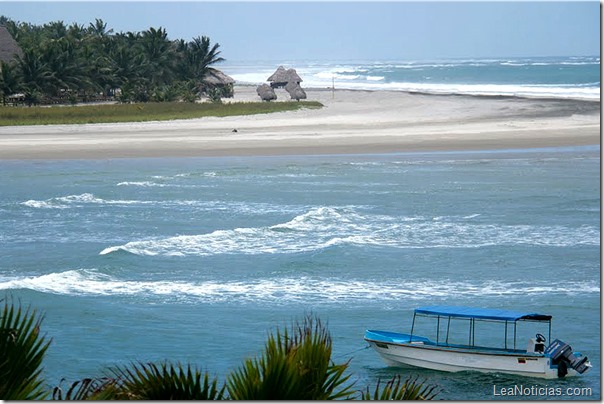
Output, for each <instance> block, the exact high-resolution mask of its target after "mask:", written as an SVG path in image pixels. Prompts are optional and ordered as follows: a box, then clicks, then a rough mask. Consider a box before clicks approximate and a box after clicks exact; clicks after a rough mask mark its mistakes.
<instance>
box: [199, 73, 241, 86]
mask: <svg viewBox="0 0 604 404" xmlns="http://www.w3.org/2000/svg"><path fill="white" fill-rule="evenodd" d="M203 81H204V82H205V83H206V84H211V85H214V86H216V85H227V84H235V79H233V78H232V77H231V76H229V75H227V74H224V73H223V72H221V71H220V70H217V69H209V71H208V74H207V75H206V76H205V77H204V79H203Z"/></svg>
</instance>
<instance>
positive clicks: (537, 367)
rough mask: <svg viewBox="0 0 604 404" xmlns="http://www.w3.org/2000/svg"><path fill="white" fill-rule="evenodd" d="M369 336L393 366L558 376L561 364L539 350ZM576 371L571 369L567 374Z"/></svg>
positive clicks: (384, 334)
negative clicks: (558, 364) (467, 345)
mask: <svg viewBox="0 0 604 404" xmlns="http://www.w3.org/2000/svg"><path fill="white" fill-rule="evenodd" d="M365 340H366V341H367V342H369V344H370V346H371V347H372V348H373V349H375V351H376V352H377V353H378V354H379V355H380V356H381V357H382V359H383V360H384V362H385V363H386V364H387V365H389V366H412V367H418V368H425V369H432V370H438V371H445V372H462V371H477V372H483V373H493V372H498V373H506V374H513V375H520V376H528V377H538V378H546V379H555V378H558V367H557V366H556V365H552V364H551V358H550V357H548V356H545V355H543V354H539V353H528V352H521V351H512V350H495V349H479V348H476V349H475V348H468V349H461V348H458V347H450V346H439V345H436V344H434V343H431V342H430V341H429V340H427V339H425V338H424V339H422V338H418V337H415V336H414V337H413V339H410V338H409V335H408V334H395V333H389V332H382V333H380V332H376V331H368V332H367V334H366V336H365ZM575 374H576V372H575V371H574V370H573V369H568V374H567V376H573V375H575Z"/></svg>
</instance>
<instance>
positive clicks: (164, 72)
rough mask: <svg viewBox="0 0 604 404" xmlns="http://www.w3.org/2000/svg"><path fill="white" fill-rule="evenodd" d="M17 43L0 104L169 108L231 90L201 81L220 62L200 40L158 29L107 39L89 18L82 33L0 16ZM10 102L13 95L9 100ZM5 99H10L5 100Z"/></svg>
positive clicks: (101, 25)
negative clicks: (137, 104) (123, 104)
mask: <svg viewBox="0 0 604 404" xmlns="http://www.w3.org/2000/svg"><path fill="white" fill-rule="evenodd" d="M0 27H5V28H6V30H7V31H8V33H10V36H12V38H10V37H8V38H5V39H4V40H5V41H7V42H12V41H13V39H14V41H16V43H17V44H18V47H15V46H12V47H11V48H14V52H13V53H14V55H13V57H11V58H9V59H8V60H2V61H1V62H0V63H1V65H0V71H1V74H0V99H1V101H2V104H4V105H6V104H7V102H9V101H10V102H12V103H15V102H22V103H25V104H26V105H29V106H31V105H38V104H56V103H61V104H69V103H72V104H75V103H79V102H89V101H106V100H117V101H121V102H170V101H189V102H193V101H195V100H197V99H198V98H199V96H200V94H206V95H209V96H211V98H214V99H219V98H220V97H224V96H229V94H232V84H231V85H230V86H229V85H226V86H218V87H217V86H215V85H210V84H209V83H208V82H207V81H206V77H207V76H208V75H209V74H210V75H211V74H213V73H216V70H215V69H214V67H213V66H214V65H215V64H217V63H219V62H222V61H224V60H225V59H224V58H223V57H221V56H220V54H221V52H220V50H219V48H220V45H219V44H218V43H212V41H211V40H210V38H209V37H207V36H198V37H195V38H193V39H192V40H190V41H185V40H184V39H178V40H171V39H169V38H168V33H167V32H166V30H165V29H164V28H162V27H159V28H153V27H151V28H149V29H147V30H145V31H142V32H117V33H115V32H113V30H112V29H109V28H108V27H107V24H106V23H105V22H104V21H102V20H100V19H96V20H95V22H93V23H90V24H89V25H88V26H84V25H79V24H77V23H73V24H71V25H69V26H68V25H66V24H65V23H64V22H63V21H56V22H50V23H46V24H44V25H34V24H30V23H26V22H16V21H13V20H12V19H10V18H7V17H5V16H0ZM15 95H18V96H17V97H15ZM9 97H12V98H9Z"/></svg>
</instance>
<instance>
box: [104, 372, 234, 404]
mask: <svg viewBox="0 0 604 404" xmlns="http://www.w3.org/2000/svg"><path fill="white" fill-rule="evenodd" d="M112 372H113V374H114V376H115V379H114V380H115V381H116V382H115V383H114V384H113V385H112V389H113V392H112V395H113V397H112V398H113V399H117V400H221V399H222V398H223V396H224V390H225V387H224V386H223V387H221V388H218V381H217V380H216V378H214V379H213V380H212V381H210V378H209V376H208V374H207V373H205V374H204V375H203V380H202V374H201V372H200V371H199V370H197V369H193V368H191V365H187V366H186V368H185V367H183V366H182V365H180V364H178V365H176V366H174V365H172V364H169V363H162V364H160V365H157V364H154V363H148V364H144V363H138V364H136V363H133V364H131V365H130V366H128V367H118V368H115V369H114V370H113V371H112Z"/></svg>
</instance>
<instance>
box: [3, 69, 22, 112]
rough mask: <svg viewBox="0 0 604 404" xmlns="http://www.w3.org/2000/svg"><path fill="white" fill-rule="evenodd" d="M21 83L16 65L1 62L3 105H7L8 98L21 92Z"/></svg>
mask: <svg viewBox="0 0 604 404" xmlns="http://www.w3.org/2000/svg"><path fill="white" fill-rule="evenodd" d="M19 87H20V82H19V79H18V77H17V71H16V69H15V66H14V64H12V63H6V62H4V61H2V62H0V92H2V105H6V97H7V96H9V95H11V94H14V93H16V92H17V91H19Z"/></svg>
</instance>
